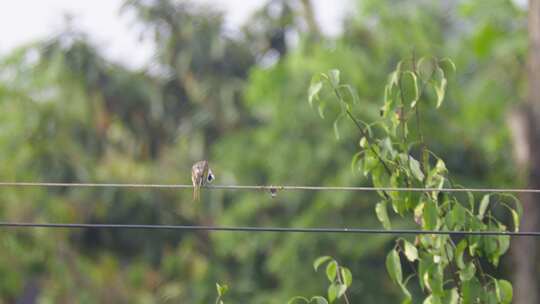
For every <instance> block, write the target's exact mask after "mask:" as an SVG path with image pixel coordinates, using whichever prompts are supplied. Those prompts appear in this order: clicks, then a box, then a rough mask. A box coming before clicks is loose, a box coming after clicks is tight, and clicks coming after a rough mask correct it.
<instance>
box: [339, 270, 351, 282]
mask: <svg viewBox="0 0 540 304" xmlns="http://www.w3.org/2000/svg"><path fill="white" fill-rule="evenodd" d="M339 270H340V273H341V279H342V280H343V284H345V286H347V287H349V286H351V284H352V273H351V271H350V270H349V269H348V268H345V267H340V268H339Z"/></svg>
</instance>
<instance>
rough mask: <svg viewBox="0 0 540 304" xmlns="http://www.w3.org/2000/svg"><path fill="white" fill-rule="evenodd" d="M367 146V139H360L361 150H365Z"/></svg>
mask: <svg viewBox="0 0 540 304" xmlns="http://www.w3.org/2000/svg"><path fill="white" fill-rule="evenodd" d="M367 145H368V141H367V138H366V137H365V136H364V137H362V138H361V139H360V147H362V148H366V147H367Z"/></svg>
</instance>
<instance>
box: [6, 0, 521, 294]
mask: <svg viewBox="0 0 540 304" xmlns="http://www.w3.org/2000/svg"><path fill="white" fill-rule="evenodd" d="M123 10H124V11H128V12H134V13H135V14H134V16H135V18H136V21H137V22H139V23H141V24H142V25H144V29H145V31H144V32H143V33H141V35H142V37H143V38H144V39H152V40H153V41H154V42H155V44H156V45H157V46H158V47H157V49H156V54H155V57H154V60H153V62H152V64H151V65H150V66H148V67H147V68H145V69H143V70H140V71H133V70H129V69H127V68H125V67H123V66H121V65H118V64H116V63H114V62H110V61H109V60H107V59H106V58H105V57H104V56H103V54H102V53H101V50H100V48H99V47H97V46H95V45H94V44H93V43H92V42H91V41H89V39H88V38H87V37H86V36H85V34H84V33H81V32H79V31H77V30H76V29H73V28H67V29H66V30H65V31H64V32H62V33H59V34H58V35H56V36H55V37H53V38H51V39H48V40H46V41H38V42H35V43H34V44H31V45H27V46H24V47H21V48H19V49H17V50H14V51H13V52H12V53H11V54H9V55H8V56H6V57H4V58H1V62H0V160H1V162H2V164H3V165H2V170H1V171H0V179H1V180H6V181H11V180H18V181H71V182H148V183H189V177H190V174H189V173H190V168H191V164H192V163H194V162H195V161H197V160H200V159H203V158H207V159H209V160H210V163H211V165H212V168H213V170H214V172H215V173H216V177H217V183H219V184H302V185H328V186H332V185H351V186H360V185H370V183H369V181H368V180H366V179H365V178H364V177H362V176H360V175H355V174H353V172H352V171H351V169H350V157H351V155H353V154H354V152H355V151H356V150H357V148H356V145H355V144H354V143H355V142H358V141H359V140H360V138H359V136H358V135H357V133H356V132H355V130H354V129H353V127H352V126H350V125H348V124H342V125H340V126H339V127H340V137H341V138H342V140H340V141H336V140H335V139H334V134H333V132H332V122H333V120H334V119H335V116H336V115H338V109H335V108H332V107H331V106H329V107H328V108H327V109H325V113H326V114H325V117H326V119H325V120H324V121H323V122H322V123H321V121H320V120H319V118H318V115H317V113H316V112H313V111H310V110H309V107H308V106H307V105H306V102H305V101H306V98H307V96H306V93H305V92H306V90H307V88H308V86H309V82H310V78H311V76H312V75H314V74H316V73H318V72H320V71H326V70H328V69H330V68H339V69H340V70H341V71H342V75H343V76H342V77H344V78H345V79H344V82H347V83H351V84H352V85H353V86H354V87H355V88H357V89H358V95H359V96H358V98H359V104H358V105H356V106H355V107H354V109H353V110H354V112H355V113H354V114H355V115H357V116H358V117H360V118H362V119H364V120H368V121H371V120H373V118H375V117H377V115H379V106H380V104H381V103H380V101H381V100H382V98H383V92H384V86H385V83H386V80H387V78H386V77H387V74H388V73H389V72H390V71H391V70H393V69H394V67H395V65H396V63H397V61H398V60H399V59H401V58H404V57H408V56H409V57H410V56H411V54H432V55H434V56H437V57H450V58H452V59H454V60H455V62H456V66H457V72H456V73H455V75H454V76H453V77H454V79H452V80H451V81H450V83H453V84H451V85H449V86H448V88H447V89H448V92H447V96H448V99H447V100H446V102H445V104H444V105H443V106H442V107H441V109H440V111H438V112H439V113H438V114H437V115H435V114H434V113H433V112H430V111H424V112H423V113H425V114H423V120H424V125H425V126H426V127H425V133H426V134H425V138H426V139H428V144H429V145H430V146H431V147H432V150H434V151H435V153H437V155H439V156H440V157H441V158H443V159H445V160H446V165H447V167H448V169H449V170H450V172H453V173H454V174H455V175H454V176H453V177H454V178H455V179H457V180H458V181H459V182H460V183H462V184H464V185H468V186H477V185H489V186H500V185H504V186H511V185H513V184H515V183H517V182H518V181H516V178H515V174H514V171H513V164H512V161H511V150H510V147H509V138H508V137H509V135H508V130H507V129H506V128H505V127H504V125H505V115H506V113H507V111H508V109H509V107H510V106H512V105H513V104H515V103H517V102H519V101H520V99H522V97H523V94H524V92H523V89H524V83H525V82H524V74H525V72H524V71H525V69H524V62H525V52H526V12H525V11H523V10H522V9H521V8H519V7H516V6H515V4H514V2H512V1H510V0H494V1H489V2H486V1H465V0H463V1H440V2H435V1H424V0H415V1H407V2H402V1H392V0H388V1H376V0H363V1H359V2H358V5H357V10H356V11H355V12H354V14H353V13H351V14H350V16H349V17H348V18H347V20H345V21H344V31H343V34H342V35H340V36H339V37H334V38H329V37H324V36H321V35H320V33H319V32H318V29H317V25H316V23H315V21H314V19H313V16H312V14H310V13H309V12H310V11H312V8H311V7H310V1H305V0H304V1H302V0H295V1H278V0H272V1H268V5H266V6H263V7H262V8H261V10H260V11H259V12H257V13H256V14H255V15H254V17H253V18H252V19H250V20H249V21H248V23H247V24H246V26H245V27H244V28H243V29H241V30H240V31H239V32H237V33H230V32H227V31H226V30H225V29H224V25H223V16H222V14H221V13H219V12H216V11H215V10H213V9H212V8H210V7H203V6H200V5H198V4H194V3H191V4H189V3H187V2H182V1H173V0H149V1H143V0H128V1H126V2H125V4H124V6H123ZM287 37H289V38H287ZM0 194H1V196H0V197H2V204H0V216H1V217H2V219H3V220H9V221H42V222H46V221H47V222H86V223H140V224H143V223H144V224H186V225H191V224H217V225H239V226H240V225H257V226H265V225H267V226H299V227H304V226H306V227H307V226H339V227H342V226H349V227H376V226H378V225H379V223H378V221H377V218H376V216H375V213H374V211H373V206H374V204H375V202H376V196H375V195H374V194H358V193H346V192H279V193H278V195H277V197H276V198H273V199H272V198H271V196H270V195H269V194H264V193H257V192H253V193H251V192H225V191H211V192H205V193H204V194H203V200H202V201H201V202H200V204H193V203H192V202H191V193H190V191H178V190H159V191H158V190H133V189H131V190H128V189H82V188H81V189H78V188H57V189H44V188H24V189H22V188H19V189H12V188H2V189H0ZM392 221H393V225H394V226H396V227H397V226H400V225H401V226H405V225H406V224H405V223H404V222H402V221H400V219H399V218H397V219H392ZM0 240H1V242H2V246H1V248H2V249H3V250H2V252H1V253H0V271H1V273H2V274H3V279H2V281H1V282H0V295H1V296H0V301H1V302H4V303H11V302H15V301H17V300H21V299H23V298H25V297H26V298H32V297H37V298H38V299H39V301H40V302H41V303H96V302H99V303H124V302H129V303H179V302H182V303H184V302H185V303H211V302H213V301H215V300H216V295H215V290H214V286H215V282H223V283H226V284H228V285H230V286H231V290H230V291H229V292H228V293H227V296H226V299H225V301H226V302H230V303H237V302H238V303H247V302H249V303H285V302H286V301H287V300H288V299H290V298H291V297H292V296H294V295H298V294H306V295H310V294H321V293H324V291H325V290H326V287H325V286H326V285H325V277H324V275H323V274H318V275H317V276H313V272H312V270H311V269H310V262H309V261H312V260H314V259H315V258H316V257H318V256H321V255H331V256H334V257H336V258H337V259H339V265H347V266H348V267H349V269H350V271H351V272H352V276H353V278H354V280H353V282H354V283H353V284H352V285H351V286H350V288H349V289H348V290H347V293H348V296H349V297H350V299H351V301H352V302H354V303H358V302H368V303H372V302H373V303H375V302H391V301H397V300H398V299H399V298H400V291H399V289H398V288H395V287H394V286H393V284H392V282H391V281H390V280H389V279H388V278H387V276H386V272H385V270H384V256H385V255H386V252H387V250H388V249H390V248H392V243H391V242H390V238H388V237H384V236H353V235H346V236H336V235H312V234H310V235H306V234H272V233H268V234H259V235H256V236H254V235H249V234H241V233H226V232H223V233H212V234H211V233H208V232H196V233H193V232H178V231H133V230H94V229H80V230H46V229H34V230H2V231H0ZM411 292H412V293H413V294H414V293H417V292H418V290H411Z"/></svg>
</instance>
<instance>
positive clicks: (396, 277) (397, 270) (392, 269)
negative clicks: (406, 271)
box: [386, 249, 403, 284]
mask: <svg viewBox="0 0 540 304" xmlns="http://www.w3.org/2000/svg"><path fill="white" fill-rule="evenodd" d="M386 270H387V271H388V274H389V275H390V278H391V279H392V281H394V282H395V283H397V284H401V283H402V281H403V273H402V271H401V262H400V260H399V254H398V252H397V251H396V250H394V249H393V250H391V251H390V252H389V253H388V255H387V256H386Z"/></svg>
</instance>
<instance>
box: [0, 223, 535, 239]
mask: <svg viewBox="0 0 540 304" xmlns="http://www.w3.org/2000/svg"><path fill="white" fill-rule="evenodd" d="M0 227H5V228H67V229H82V228H94V229H140V230H186V231H200V230H205V231H237V232H253V233H255V232H279V233H344V234H393V235H394V234H413V235H419V234H437V235H455V236H467V235H481V236H504V235H506V236H513V237H521V236H534V237H538V236H540V232H537V231H530V232H513V231H440V230H413V229H394V230H385V229H364V228H322V227H316V228H300V227H291V228H289V227H249V226H244V227H242V226H240V227H238V226H191V225H139V224H82V223H23V222H0Z"/></svg>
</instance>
